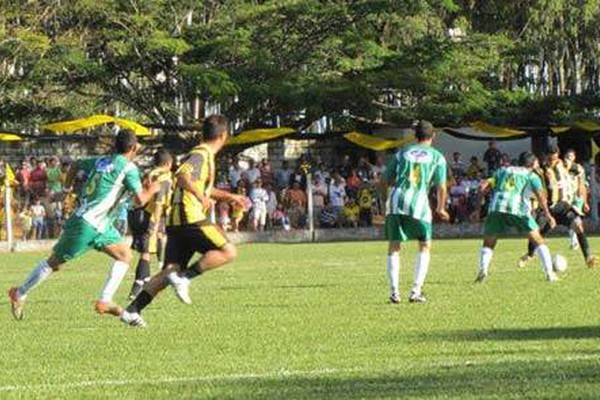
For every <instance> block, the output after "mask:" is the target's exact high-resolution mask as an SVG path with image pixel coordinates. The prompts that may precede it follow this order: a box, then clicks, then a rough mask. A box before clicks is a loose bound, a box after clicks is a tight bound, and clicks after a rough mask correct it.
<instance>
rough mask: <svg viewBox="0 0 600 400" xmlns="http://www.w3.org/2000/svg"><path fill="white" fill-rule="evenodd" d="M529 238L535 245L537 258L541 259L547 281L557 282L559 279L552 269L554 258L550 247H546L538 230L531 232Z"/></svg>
mask: <svg viewBox="0 0 600 400" xmlns="http://www.w3.org/2000/svg"><path fill="white" fill-rule="evenodd" d="M527 236H528V237H529V240H530V241H531V242H533V244H534V245H535V253H536V254H537V256H538V257H539V259H540V262H541V263H542V269H543V271H544V274H545V275H546V279H547V280H548V281H549V282H554V281H557V280H558V278H557V277H556V274H555V273H554V270H553V268H552V256H551V254H550V249H548V246H547V245H546V243H545V241H544V238H543V236H542V235H541V233H540V231H539V230H537V229H534V230H531V231H530V232H529V233H528V234H527Z"/></svg>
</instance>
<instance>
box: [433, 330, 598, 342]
mask: <svg viewBox="0 0 600 400" xmlns="http://www.w3.org/2000/svg"><path fill="white" fill-rule="evenodd" d="M427 336H429V339H431V340H440V339H442V340H447V341H465V342H473V341H487V340H557V339H597V338H600V328H599V327H597V326H574V327H550V328H514V329H479V330H478V329H473V330H457V331H448V332H440V333H432V334H430V335H427Z"/></svg>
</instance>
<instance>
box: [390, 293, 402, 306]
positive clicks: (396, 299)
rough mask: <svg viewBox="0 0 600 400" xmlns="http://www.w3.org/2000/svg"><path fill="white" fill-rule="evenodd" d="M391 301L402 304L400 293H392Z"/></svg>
mask: <svg viewBox="0 0 600 400" xmlns="http://www.w3.org/2000/svg"><path fill="white" fill-rule="evenodd" d="M390 303H392V304H400V295H399V294H398V293H392V294H391V295H390Z"/></svg>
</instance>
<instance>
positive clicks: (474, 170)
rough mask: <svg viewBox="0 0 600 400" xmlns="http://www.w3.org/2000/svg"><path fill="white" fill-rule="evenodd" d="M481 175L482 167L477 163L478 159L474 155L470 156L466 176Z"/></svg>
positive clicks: (472, 177) (479, 176)
mask: <svg viewBox="0 0 600 400" xmlns="http://www.w3.org/2000/svg"><path fill="white" fill-rule="evenodd" d="M482 176H483V168H481V165H479V159H478V158H477V157H475V156H473V157H471V163H470V164H469V166H468V167H467V178H470V179H479V178H481V177H482Z"/></svg>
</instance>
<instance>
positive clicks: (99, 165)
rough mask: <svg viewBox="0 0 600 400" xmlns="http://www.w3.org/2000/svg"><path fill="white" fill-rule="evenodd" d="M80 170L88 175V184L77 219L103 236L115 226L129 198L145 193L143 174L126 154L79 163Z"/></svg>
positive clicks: (84, 189) (82, 195) (80, 161)
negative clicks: (143, 191) (141, 176)
mask: <svg viewBox="0 0 600 400" xmlns="http://www.w3.org/2000/svg"><path fill="white" fill-rule="evenodd" d="M76 166H77V167H78V168H79V169H80V170H81V171H83V172H84V173H85V175H86V182H85V184H84V186H83V189H82V191H81V193H80V195H79V199H80V206H79V207H78V209H77V210H76V211H75V215H77V216H79V217H81V218H83V219H84V220H85V221H86V222H87V223H89V224H90V225H92V226H93V227H94V228H95V229H96V230H97V231H98V232H100V233H103V232H105V231H106V230H107V229H108V227H110V226H112V224H113V222H114V221H115V219H116V218H117V216H118V212H119V210H120V209H121V208H122V206H123V204H124V202H125V201H126V200H127V198H128V196H129V195H130V194H133V195H136V194H138V193H140V192H141V190H142V182H141V180H140V172H139V170H138V168H137V167H136V165H135V164H134V163H133V162H131V161H129V160H128V159H127V158H126V157H125V156H124V155H122V154H116V155H109V156H103V157H96V158H87V159H83V160H79V161H78V162H77V164H76Z"/></svg>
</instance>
